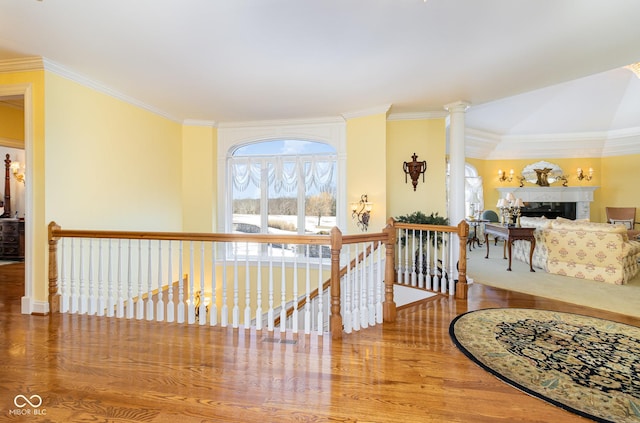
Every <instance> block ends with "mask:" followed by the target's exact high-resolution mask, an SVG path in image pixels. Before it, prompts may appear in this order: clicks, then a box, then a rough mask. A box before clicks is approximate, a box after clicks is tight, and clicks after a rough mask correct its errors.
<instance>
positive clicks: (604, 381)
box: [449, 308, 640, 423]
mask: <svg viewBox="0 0 640 423" xmlns="http://www.w3.org/2000/svg"><path fill="white" fill-rule="evenodd" d="M449 333H450V335H451V338H452V339H453V342H454V343H455V344H456V346H457V347H458V348H459V349H460V350H461V351H462V352H463V353H464V354H465V355H466V356H467V357H469V358H470V359H472V360H473V361H475V362H476V363H477V364H479V365H480V366H481V367H482V368H484V369H485V370H487V371H489V372H491V373H492V374H494V375H495V376H497V377H498V378H499V379H501V380H503V381H504V382H506V383H508V384H510V385H512V386H514V387H515V388H517V389H520V390H522V391H524V392H526V393H528V394H530V395H533V396H535V397H538V398H541V399H543V400H545V401H547V402H550V403H552V404H554V405H556V406H559V407H562V408H564V409H566V410H568V411H571V412H574V413H576V414H579V415H581V416H583V417H587V418H590V419H592V420H595V421H598V422H620V423H632V422H635V423H638V422H640V328H638V327H635V326H629V325H625V324H622V323H616V322H613V321H609V320H603V319H597V318H594V317H588V316H582V315H576V314H571V313H562V312H556V311H546V310H534V309H518V308H501V309H485V310H477V311H472V312H468V313H466V314H462V315H460V316H458V317H456V318H455V319H454V320H453V322H451V326H450V327H449Z"/></svg>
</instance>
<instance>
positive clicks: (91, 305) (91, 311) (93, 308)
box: [88, 238, 98, 316]
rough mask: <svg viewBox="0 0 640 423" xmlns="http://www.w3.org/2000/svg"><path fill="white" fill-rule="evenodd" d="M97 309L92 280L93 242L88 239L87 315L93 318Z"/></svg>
mask: <svg viewBox="0 0 640 423" xmlns="http://www.w3.org/2000/svg"><path fill="white" fill-rule="evenodd" d="M97 308H98V298H97V296H96V287H95V286H94V280H93V240H92V239H91V238H89V311H88V314H89V315H91V316H93V315H94V314H96V311H97Z"/></svg>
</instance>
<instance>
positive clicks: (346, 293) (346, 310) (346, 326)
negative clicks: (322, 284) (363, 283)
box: [342, 244, 353, 333]
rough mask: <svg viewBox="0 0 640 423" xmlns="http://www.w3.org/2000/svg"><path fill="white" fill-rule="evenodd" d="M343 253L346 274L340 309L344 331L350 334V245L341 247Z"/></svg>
mask: <svg viewBox="0 0 640 423" xmlns="http://www.w3.org/2000/svg"><path fill="white" fill-rule="evenodd" d="M343 248H344V252H345V259H346V262H347V274H346V278H345V284H344V290H343V291H344V303H342V309H343V310H344V314H343V319H344V331H345V332H346V333H351V329H352V327H353V325H352V321H351V319H352V317H351V257H350V251H351V245H350V244H345V245H344V246H343Z"/></svg>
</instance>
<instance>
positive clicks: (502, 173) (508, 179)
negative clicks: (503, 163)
mask: <svg viewBox="0 0 640 423" xmlns="http://www.w3.org/2000/svg"><path fill="white" fill-rule="evenodd" d="M513 173H514V172H513V169H511V170H510V171H509V176H507V175H506V172H505V171H504V170H502V169H498V181H500V182H505V181H506V182H511V181H512V180H513Z"/></svg>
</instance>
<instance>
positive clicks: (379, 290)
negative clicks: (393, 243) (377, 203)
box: [376, 236, 424, 324]
mask: <svg viewBox="0 0 640 423" xmlns="http://www.w3.org/2000/svg"><path fill="white" fill-rule="evenodd" d="M420 239H421V240H422V236H421V237H420ZM421 256H422V254H421ZM377 263H378V276H377V278H376V285H377V286H376V317H377V319H376V323H378V324H381V323H382V320H383V315H382V292H383V289H384V285H383V283H382V281H383V273H382V272H383V269H384V268H383V266H382V241H378V260H377ZM420 269H422V265H421V266H420ZM423 276H424V275H423Z"/></svg>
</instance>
